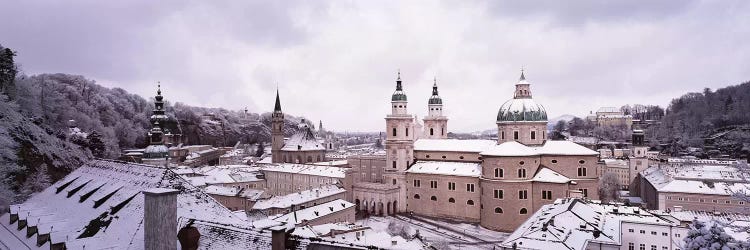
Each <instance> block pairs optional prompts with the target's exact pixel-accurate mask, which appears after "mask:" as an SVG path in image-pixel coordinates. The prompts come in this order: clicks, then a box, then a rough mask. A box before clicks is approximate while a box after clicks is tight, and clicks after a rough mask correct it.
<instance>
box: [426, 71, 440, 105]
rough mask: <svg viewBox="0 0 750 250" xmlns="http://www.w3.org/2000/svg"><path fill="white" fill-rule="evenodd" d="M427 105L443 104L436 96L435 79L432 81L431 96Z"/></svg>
mask: <svg viewBox="0 0 750 250" xmlns="http://www.w3.org/2000/svg"><path fill="white" fill-rule="evenodd" d="M427 104H443V99H442V98H440V96H439V95H438V87H437V77H435V78H433V79H432V96H430V100H429V101H428V103H427Z"/></svg>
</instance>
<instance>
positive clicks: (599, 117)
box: [586, 107, 633, 130]
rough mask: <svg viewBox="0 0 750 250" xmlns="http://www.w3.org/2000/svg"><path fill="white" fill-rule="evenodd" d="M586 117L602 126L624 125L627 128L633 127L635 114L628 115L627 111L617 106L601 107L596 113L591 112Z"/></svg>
mask: <svg viewBox="0 0 750 250" xmlns="http://www.w3.org/2000/svg"><path fill="white" fill-rule="evenodd" d="M586 118H587V119H588V120H589V121H592V122H596V124H597V125H598V126H600V127H623V128H625V129H627V130H630V129H631V128H632V127H633V116H632V115H626V114H625V112H622V110H620V109H618V108H615V107H601V108H599V110H597V111H596V114H595V115H594V114H590V115H589V116H587V117H586Z"/></svg>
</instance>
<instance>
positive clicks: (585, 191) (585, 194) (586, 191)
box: [578, 188, 589, 197]
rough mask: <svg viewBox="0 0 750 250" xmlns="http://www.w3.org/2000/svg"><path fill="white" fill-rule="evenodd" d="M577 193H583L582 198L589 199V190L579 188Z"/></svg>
mask: <svg viewBox="0 0 750 250" xmlns="http://www.w3.org/2000/svg"><path fill="white" fill-rule="evenodd" d="M578 190H579V191H581V192H582V193H583V197H589V190H588V189H586V188H579V189H578Z"/></svg>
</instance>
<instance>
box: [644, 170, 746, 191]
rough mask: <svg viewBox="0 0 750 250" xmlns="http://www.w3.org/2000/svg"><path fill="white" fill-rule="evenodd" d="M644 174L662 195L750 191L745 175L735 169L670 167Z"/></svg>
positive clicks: (647, 171) (645, 171) (646, 171)
mask: <svg viewBox="0 0 750 250" xmlns="http://www.w3.org/2000/svg"><path fill="white" fill-rule="evenodd" d="M641 175H642V176H643V177H644V178H645V179H646V180H647V181H648V182H649V183H651V185H653V186H654V187H655V188H656V190H658V191H659V192H670V193H693V194H709V195H726V196H728V195H731V194H732V193H735V192H737V191H742V190H750V184H749V183H747V181H744V178H746V177H743V176H742V173H741V172H739V171H738V170H737V169H736V168H735V167H733V166H723V165H722V166H711V165H703V166H693V165H688V166H682V165H677V166H670V165H660V166H655V167H650V168H648V169H645V170H643V171H642V172H641Z"/></svg>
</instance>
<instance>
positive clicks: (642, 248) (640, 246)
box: [638, 244, 646, 250]
mask: <svg viewBox="0 0 750 250" xmlns="http://www.w3.org/2000/svg"><path fill="white" fill-rule="evenodd" d="M638 250H646V244H639V245H638Z"/></svg>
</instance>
